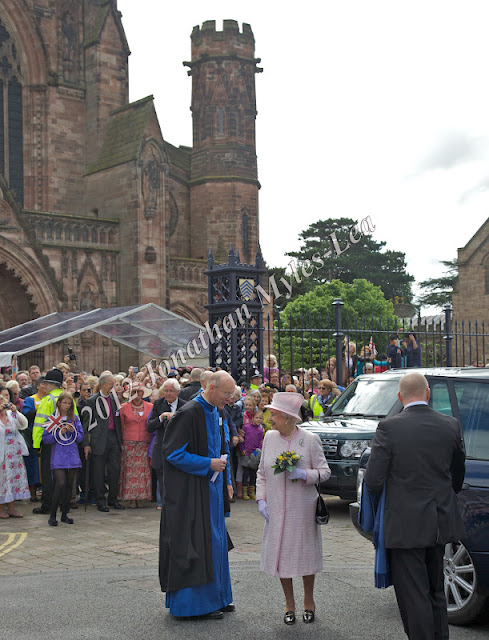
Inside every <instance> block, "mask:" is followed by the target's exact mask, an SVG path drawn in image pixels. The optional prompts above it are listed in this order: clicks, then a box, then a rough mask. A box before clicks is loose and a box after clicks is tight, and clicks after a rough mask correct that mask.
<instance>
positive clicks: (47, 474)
mask: <svg viewBox="0 0 489 640" xmlns="http://www.w3.org/2000/svg"><path fill="white" fill-rule="evenodd" d="M41 483H42V496H41V505H42V507H43V509H51V502H52V501H53V491H54V479H53V473H52V471H51V445H50V444H44V443H42V445H41Z"/></svg>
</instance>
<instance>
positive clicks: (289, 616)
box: [284, 611, 295, 624]
mask: <svg viewBox="0 0 489 640" xmlns="http://www.w3.org/2000/svg"><path fill="white" fill-rule="evenodd" d="M284 622H285V624H294V623H295V611H287V612H286V613H285V615H284Z"/></svg>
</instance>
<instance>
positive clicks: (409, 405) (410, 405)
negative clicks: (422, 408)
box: [404, 400, 428, 409]
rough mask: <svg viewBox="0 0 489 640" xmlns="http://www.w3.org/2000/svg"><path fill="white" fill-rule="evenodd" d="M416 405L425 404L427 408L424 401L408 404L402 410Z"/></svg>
mask: <svg viewBox="0 0 489 640" xmlns="http://www.w3.org/2000/svg"><path fill="white" fill-rule="evenodd" d="M416 404H425V405H426V406H428V403H427V402H426V401H425V400H415V401H414V402H410V403H409V404H405V405H404V408H405V409H407V408H408V407H414V405H416Z"/></svg>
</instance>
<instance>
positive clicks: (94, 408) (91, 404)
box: [80, 392, 122, 456]
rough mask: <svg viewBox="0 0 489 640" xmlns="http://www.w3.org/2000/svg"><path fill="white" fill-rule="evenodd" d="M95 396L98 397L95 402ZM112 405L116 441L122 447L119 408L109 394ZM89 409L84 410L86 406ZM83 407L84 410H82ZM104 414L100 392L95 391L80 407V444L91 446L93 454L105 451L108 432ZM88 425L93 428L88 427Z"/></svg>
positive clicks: (100, 453)
mask: <svg viewBox="0 0 489 640" xmlns="http://www.w3.org/2000/svg"><path fill="white" fill-rule="evenodd" d="M97 398H100V400H98V402H97ZM109 398H110V403H111V406H112V415H113V416H114V426H115V434H116V436H117V442H118V444H119V448H120V449H122V425H121V419H120V416H119V409H118V408H117V405H116V403H115V400H114V398H113V397H112V395H110V396H109ZM87 407H88V408H89V410H86V408H87ZM84 409H85V410H84ZM105 415H106V409H105V405H104V404H103V398H102V397H101V396H100V392H99V393H96V394H95V395H94V396H92V397H91V398H88V400H87V401H86V403H85V407H84V408H83V409H82V412H81V415H80V420H81V423H82V426H83V442H82V446H84V447H87V446H90V447H92V453H93V455H95V456H99V455H102V454H103V453H104V452H105V445H106V444H107V434H108V432H109V418H104V416H105ZM90 426H92V427H93V428H91V429H90Z"/></svg>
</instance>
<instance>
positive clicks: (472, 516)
mask: <svg viewBox="0 0 489 640" xmlns="http://www.w3.org/2000/svg"><path fill="white" fill-rule="evenodd" d="M426 377H427V378H428V381H429V384H430V388H431V398H430V404H431V405H432V406H433V408H434V409H435V410H437V411H440V412H441V413H445V414H447V415H453V416H455V417H456V418H458V419H459V420H460V422H461V424H462V428H463V432H464V441H465V449H466V456H467V458H466V465H465V482H464V485H463V488H462V491H461V492H460V493H459V494H458V496H457V497H458V504H459V508H460V511H461V513H462V516H463V519H464V523H465V529H466V536H465V537H464V539H463V540H461V541H459V542H457V543H455V544H448V545H447V546H446V548H445V595H446V598H447V608H448V619H449V622H450V623H451V624H470V623H472V622H475V621H476V620H478V619H479V618H480V617H482V616H484V615H486V614H488V613H489V371H487V370H484V369H482V370H481V369H478V370H477V369H465V370H455V369H454V370H449V369H444V370H443V373H442V372H441V371H440V375H436V376H433V377H432V376H429V375H427V376H426ZM430 378H431V379H430ZM369 456H370V449H367V450H366V451H365V452H364V454H363V455H362V458H361V460H360V466H359V471H358V476H357V500H358V501H357V502H355V503H353V504H351V505H350V515H351V518H352V522H353V524H354V525H355V527H356V528H357V529H358V531H359V532H360V533H361V534H362V535H364V536H365V537H369V536H367V535H366V534H365V533H364V532H363V530H361V529H360V528H359V526H358V521H357V519H358V508H359V507H358V505H359V499H360V495H361V494H360V492H361V486H362V479H363V475H364V472H365V467H366V464H367V461H368V458H369Z"/></svg>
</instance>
